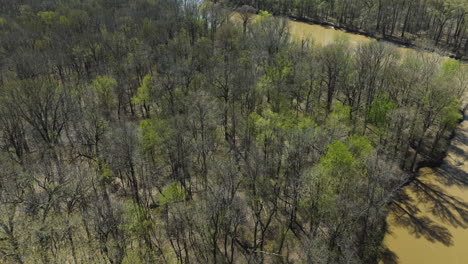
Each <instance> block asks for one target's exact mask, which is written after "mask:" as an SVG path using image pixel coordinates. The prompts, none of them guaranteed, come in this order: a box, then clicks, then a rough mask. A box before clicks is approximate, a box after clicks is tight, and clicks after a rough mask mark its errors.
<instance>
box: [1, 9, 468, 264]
mask: <svg viewBox="0 0 468 264" xmlns="http://www.w3.org/2000/svg"><path fill="white" fill-rule="evenodd" d="M269 2H271V1H257V3H256V4H257V5H258V6H259V7H262V8H263V6H264V5H267V4H268V3H269ZM344 2H346V3H348V2H351V4H349V5H347V7H348V8H350V9H347V10H345V11H346V12H345V11H343V12H345V13H344V14H345V15H343V18H342V19H344V20H345V21H346V23H350V24H352V23H358V21H359V23H361V24H366V23H367V20H365V19H364V20H362V19H361V18H362V17H361V16H360V15H359V14H364V13H368V14H369V15H371V16H372V15H375V12H374V11H372V12H371V13H369V12H368V11H366V10H367V9H362V10H358V9H359V8H360V7H359V5H358V4H362V3H364V4H365V3H368V2H369V3H368V4H369V5H370V4H371V3H370V1H367V2H366V1H337V2H336V6H330V5H329V4H327V3H328V2H326V1H296V2H294V3H295V4H296V5H297V4H301V3H303V4H304V5H305V4H306V3H307V6H305V7H304V8H303V9H299V10H302V11H301V12H306V13H307V14H311V13H310V12H315V13H314V14H316V15H320V16H330V17H332V16H335V15H336V14H337V10H340V8H341V7H340V5H339V4H341V3H344ZM394 2H398V3H399V5H400V6H403V7H404V8H402V7H400V8H398V9H395V10H398V11H401V13H398V12H397V14H396V15H397V18H398V19H397V21H399V22H401V21H402V19H403V20H404V18H405V17H410V19H408V18H407V20H408V23H406V26H405V28H404V29H403V32H408V33H410V32H414V31H418V30H419V29H420V28H422V27H426V26H427V25H426V24H429V26H430V28H431V30H432V29H433V28H437V25H438V24H437V23H439V22H437V21H438V20H436V18H431V19H429V18H425V19H421V16H424V13H421V12H428V11H427V10H428V9H427V8H426V9H422V8H420V7H419V6H420V5H421V4H422V3H426V1H424V2H423V1H421V2H420V1H379V2H378V3H385V4H388V3H394ZM433 2H437V1H432V2H431V1H428V2H427V3H428V4H429V3H433ZM275 3H277V4H278V3H281V1H279V2H278V1H276V2H275ZM330 3H333V2H330ZM0 5H1V6H2V8H1V9H0V167H1V171H0V262H1V263H74V264H76V263H113V264H114V263H377V262H378V261H379V260H380V259H382V258H384V257H385V256H387V255H389V253H388V252H387V251H386V249H385V248H384V247H383V246H382V238H383V234H384V232H385V217H386V215H387V212H388V210H389V209H390V208H395V210H398V208H400V210H401V211H402V212H401V214H402V224H404V225H406V226H409V227H410V226H412V224H414V223H417V224H419V225H418V226H416V227H415V228H414V230H413V232H415V233H419V234H421V235H423V236H426V235H430V234H432V231H431V228H433V227H434V225H432V224H433V223H425V226H426V227H430V228H422V227H421V225H420V224H421V220H420V219H416V218H415V217H413V216H411V211H408V210H405V209H404V207H403V206H401V203H402V200H404V199H410V198H409V197H403V195H402V194H401V193H400V192H399V190H400V188H401V187H402V186H404V185H405V184H407V183H408V182H409V181H411V180H412V179H414V175H415V173H414V172H415V171H416V169H417V168H418V167H419V166H420V164H425V163H427V162H432V161H435V160H439V159H440V157H441V156H442V155H443V153H444V151H445V149H446V147H447V144H448V140H449V137H450V134H451V132H452V131H453V129H454V127H455V126H456V124H457V121H458V120H459V119H460V118H461V114H460V113H459V107H460V101H459V99H460V98H461V96H462V94H463V92H464V91H465V89H466V86H467V85H468V82H467V79H468V74H466V69H465V68H464V67H462V66H461V65H460V63H459V62H458V61H455V60H451V59H448V60H443V59H441V58H440V57H438V56H435V55H431V54H423V53H411V52H409V53H406V54H400V52H399V51H398V50H397V49H396V48H395V47H393V46H391V45H387V44H384V43H380V42H377V41H372V42H370V43H368V44H362V45H358V46H353V45H351V44H350V43H349V41H348V40H347V38H346V37H345V36H342V37H339V38H337V39H336V40H335V41H334V42H333V43H332V44H330V45H327V46H324V47H321V46H318V45H315V44H314V41H313V39H310V40H303V41H293V40H292V38H291V37H290V34H289V27H288V21H287V20H286V19H284V18H278V17H275V16H273V15H271V14H270V13H268V12H266V11H259V14H258V15H256V17H254V13H255V12H257V11H256V10H255V9H254V8H253V7H246V6H244V7H243V8H241V9H238V10H237V11H238V12H237V13H235V14H234V15H233V13H232V9H230V8H229V4H226V3H223V2H218V3H216V2H210V1H204V2H202V3H200V2H199V1H190V0H134V1H124V0H70V1H60V0H47V1H34V0H18V1H10V0H0ZM315 6H317V7H320V8H322V9H323V10H321V9H316V8H314V9H312V8H311V7H315ZM374 8H375V7H374ZM444 8H445V7H444ZM265 9H267V8H266V6H265ZM380 9H381V10H382V14H381V17H382V18H381V20H379V21H382V22H381V23H380V26H382V27H385V28H386V29H384V31H388V32H390V30H392V31H393V29H390V28H389V25H392V24H391V23H390V24H388V23H389V22H388V23H387V20H388V19H391V18H392V16H390V15H389V14H391V12H390V11H391V10H392V9H389V8H388V6H385V7H382V8H380ZM380 9H379V10H380ZM304 10H306V11H304ZM372 10H374V9H372ZM383 10H385V11H383ZM421 10H425V11H421ZM437 10H439V9H437ZM444 10H445V9H440V10H439V11H440V12H445V11H444ZM355 12H358V13H355ZM389 12H390V13H389ZM408 12H409V13H410V14H411V15H407V14H408ZM413 13H415V14H416V15H415V14H413ZM351 14H352V16H351ZM450 14H452V13H450ZM432 17H435V15H432ZM450 18H451V17H450ZM384 21H385V22H384ZM388 21H392V20H388ZM417 21H419V22H424V23H426V24H425V25H420V24H415V23H416V22H417ZM396 24H397V25H398V27H396V28H397V29H395V32H396V30H398V31H401V27H400V23H396ZM445 24H446V26H442V29H443V30H442V31H443V33H444V34H443V36H444V37H440V38H441V39H442V38H445V36H447V35H446V33H447V32H448V31H446V30H448V27H450V26H451V25H452V26H453V27H454V28H455V27H456V24H453V20H450V19H448V20H447V21H446V23H445ZM462 24H463V30H461V31H460V32H459V34H458V35H456V36H453V32H454V30H455V29H453V31H451V32H452V33H450V34H449V35H448V36H449V37H450V40H449V41H448V42H449V43H455V42H457V43H458V42H459V41H460V40H461V39H463V38H465V39H466V25H465V24H464V22H463V23H462ZM369 25H372V23H370V24H369ZM393 25H395V23H393ZM378 27H379V26H378ZM395 32H394V33H395ZM429 32H431V31H429ZM463 34H465V35H463ZM444 41H445V40H444ZM465 47H466V46H465Z"/></svg>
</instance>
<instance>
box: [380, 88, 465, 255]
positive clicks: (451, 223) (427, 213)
mask: <svg viewBox="0 0 468 264" xmlns="http://www.w3.org/2000/svg"><path fill="white" fill-rule="evenodd" d="M465 98H466V96H465ZM465 103H466V100H465ZM466 114H468V113H465V116H466ZM419 174H420V176H419V178H418V181H417V182H415V183H412V184H411V185H409V186H408V187H406V188H405V190H404V192H405V194H407V195H408V196H409V197H410V200H408V201H407V202H405V205H402V206H404V207H405V209H407V210H408V211H413V212H412V213H413V214H414V217H415V219H418V221H421V225H420V226H417V225H416V226H414V227H409V226H407V225H405V224H406V222H405V221H401V219H400V217H401V215H399V214H400V213H401V210H396V211H394V212H391V213H390V215H389V216H388V218H387V224H388V233H387V235H386V236H385V239H384V245H385V246H386V247H387V248H388V249H389V250H390V251H391V252H393V253H394V254H395V256H396V257H397V260H398V262H397V263H403V264H405V263H425V264H432V263H433V264H439V263H450V264H452V263H453V264H457V263H460V264H462V263H468V251H467V249H468V225H467V224H466V223H467V220H468V218H467V217H468V215H467V214H466V210H467V209H468V204H467V202H468V118H466V117H465V120H464V121H463V122H462V123H461V124H460V125H459V127H458V128H457V131H456V134H455V137H454V138H453V139H452V141H451V146H450V148H449V150H448V155H447V157H446V158H445V159H444V162H443V164H442V165H441V166H440V167H439V168H435V169H430V168H423V169H421V170H420V171H419ZM388 263H392V262H388Z"/></svg>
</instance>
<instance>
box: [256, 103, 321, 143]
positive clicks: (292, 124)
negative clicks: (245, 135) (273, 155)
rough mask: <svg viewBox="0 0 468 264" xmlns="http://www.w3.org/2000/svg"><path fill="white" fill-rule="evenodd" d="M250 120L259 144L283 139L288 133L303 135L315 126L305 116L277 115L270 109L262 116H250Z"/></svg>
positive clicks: (287, 112)
mask: <svg viewBox="0 0 468 264" xmlns="http://www.w3.org/2000/svg"><path fill="white" fill-rule="evenodd" d="M249 119H250V121H251V122H252V124H253V125H254V127H255V130H256V139H257V141H258V142H263V141H265V140H272V139H273V138H275V137H278V138H282V136H284V135H286V134H288V133H302V132H303V131H304V130H306V129H308V128H311V127H314V126H315V123H314V122H313V120H312V119H310V118H308V117H305V116H303V115H298V114H296V113H294V112H292V111H285V112H283V113H275V112H273V111H272V110H271V109H269V108H267V109H265V110H263V112H262V114H261V115H259V114H257V113H255V112H254V113H252V114H250V117H249Z"/></svg>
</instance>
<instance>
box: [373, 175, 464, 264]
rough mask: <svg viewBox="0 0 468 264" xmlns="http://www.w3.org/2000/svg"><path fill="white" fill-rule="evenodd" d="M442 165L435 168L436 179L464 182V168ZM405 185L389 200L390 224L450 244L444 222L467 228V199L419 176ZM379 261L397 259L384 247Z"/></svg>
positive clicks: (452, 225)
mask: <svg viewBox="0 0 468 264" xmlns="http://www.w3.org/2000/svg"><path fill="white" fill-rule="evenodd" d="M442 168H443V169H442ZM442 168H440V169H439V170H438V171H437V172H438V173H437V175H440V176H442V177H437V180H439V179H440V180H441V181H442V183H443V184H445V181H447V182H450V183H451V184H457V185H462V186H468V179H466V178H467V177H466V172H464V171H462V170H461V169H458V168H456V167H453V166H442ZM431 173H432V171H431ZM421 176H423V175H421ZM421 178H424V177H421ZM406 188H408V190H407V191H406V192H400V194H399V195H398V197H396V199H395V200H394V201H393V203H392V208H391V210H392V211H393V212H394V214H393V216H394V217H393V218H394V221H393V223H392V225H394V226H399V227H404V228H405V229H407V230H408V232H409V233H410V234H412V235H414V236H415V237H417V238H421V237H422V238H425V239H426V240H428V241H430V242H432V243H442V244H443V245H445V246H447V247H449V246H453V237H452V234H451V233H450V231H449V229H448V228H447V227H445V226H451V227H454V228H457V227H460V228H468V203H466V202H464V201H462V200H461V199H460V198H457V197H455V196H452V195H450V194H448V193H446V192H445V191H444V190H443V189H442V188H441V187H440V186H439V185H437V184H433V183H429V182H426V181H425V180H422V179H420V178H416V179H415V180H414V181H413V182H412V183H411V184H410V185H408V186H407V187H406ZM408 193H411V195H408ZM441 224H443V225H445V226H443V225H441ZM389 232H390V231H389ZM382 261H383V263H385V264H392V263H398V256H397V255H396V254H395V253H394V252H392V251H390V250H389V249H386V250H385V252H384V254H383V258H382Z"/></svg>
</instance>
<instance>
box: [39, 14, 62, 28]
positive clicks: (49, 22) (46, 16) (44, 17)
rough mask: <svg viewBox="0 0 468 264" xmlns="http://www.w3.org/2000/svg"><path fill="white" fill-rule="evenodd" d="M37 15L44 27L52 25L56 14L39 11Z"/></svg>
mask: <svg viewBox="0 0 468 264" xmlns="http://www.w3.org/2000/svg"><path fill="white" fill-rule="evenodd" d="M37 15H38V16H39V17H40V18H41V19H42V21H43V22H44V23H45V24H46V25H49V26H50V25H52V24H53V23H54V20H55V18H56V17H57V14H56V13H55V12H54V11H41V12H38V13H37Z"/></svg>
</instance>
